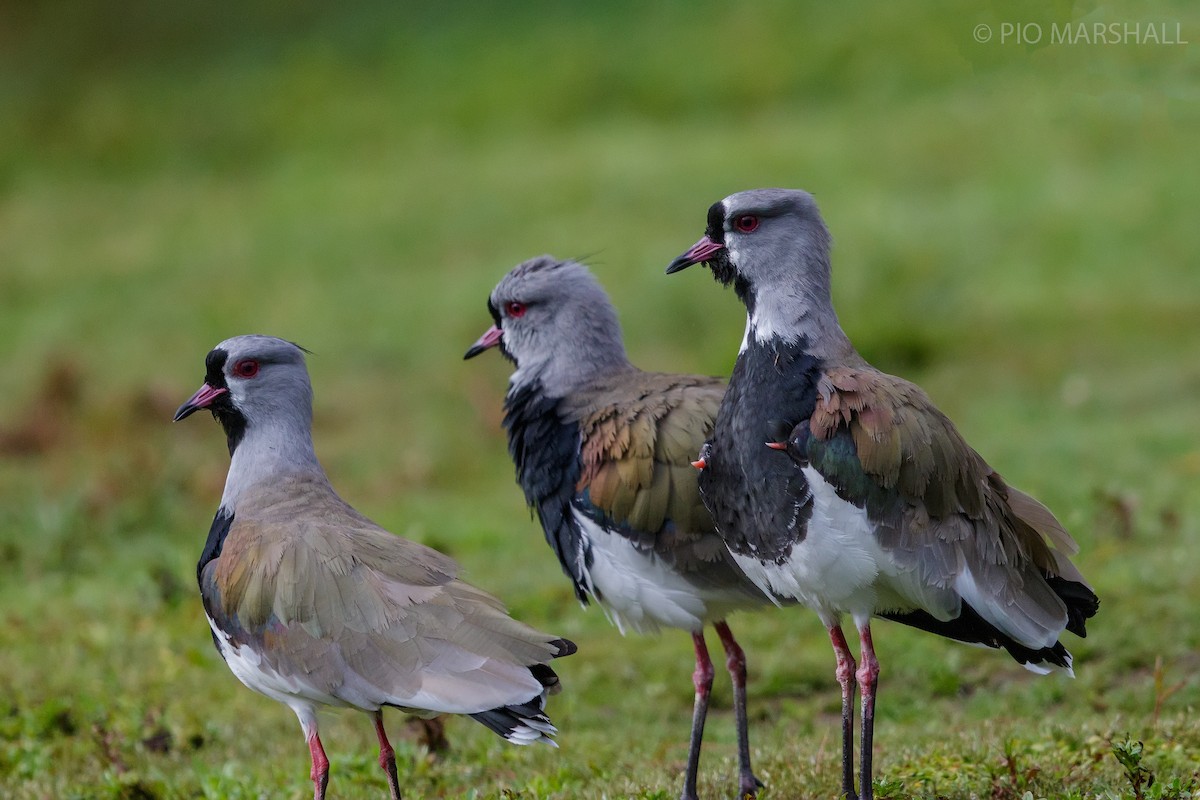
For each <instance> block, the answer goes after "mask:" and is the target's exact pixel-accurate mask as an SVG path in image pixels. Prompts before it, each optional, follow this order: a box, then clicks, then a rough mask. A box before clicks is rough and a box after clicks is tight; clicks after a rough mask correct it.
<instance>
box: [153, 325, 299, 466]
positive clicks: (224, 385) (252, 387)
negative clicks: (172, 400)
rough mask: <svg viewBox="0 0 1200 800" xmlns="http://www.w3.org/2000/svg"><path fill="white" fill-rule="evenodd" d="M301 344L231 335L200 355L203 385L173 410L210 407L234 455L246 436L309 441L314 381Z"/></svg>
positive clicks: (182, 412)
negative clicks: (204, 356)
mask: <svg viewBox="0 0 1200 800" xmlns="http://www.w3.org/2000/svg"><path fill="white" fill-rule="evenodd" d="M304 352H305V351H304V350H303V348H301V347H300V346H299V345H296V344H293V343H292V342H289V341H286V340H284V339H277V338H275V337H274V336H261V335H257V334H255V335H247V336H235V337H233V338H232V339H226V340H225V341H223V342H221V343H220V344H218V345H217V346H216V347H214V348H213V349H212V350H211V351H209V353H208V356H207V357H206V358H205V359H204V368H205V373H204V385H203V386H201V387H200V389H199V390H198V391H197V392H196V393H195V394H194V395H192V396H191V397H190V398H189V399H188V400H187V402H185V403H184V404H183V405H181V406H180V407H179V410H178V411H176V412H175V420H176V421H179V420H181V419H184V418H185V417H188V416H190V415H191V414H193V413H194V412H196V411H199V410H200V409H202V408H207V409H209V410H210V411H212V415H213V417H214V418H216V420H217V421H218V422H220V423H221V427H222V428H224V429H225V435H226V437H227V439H228V442H229V453H230V455H233V453H234V451H236V450H237V449H238V447H239V446H240V445H241V443H242V441H243V440H244V439H246V438H247V437H252V438H254V439H259V438H264V437H265V438H267V439H273V438H276V437H282V438H287V437H294V436H296V435H297V434H299V435H300V437H301V438H302V439H310V430H311V427H312V384H311V383H310V382H309V379H308V369H307V367H306V366H305V364H304Z"/></svg>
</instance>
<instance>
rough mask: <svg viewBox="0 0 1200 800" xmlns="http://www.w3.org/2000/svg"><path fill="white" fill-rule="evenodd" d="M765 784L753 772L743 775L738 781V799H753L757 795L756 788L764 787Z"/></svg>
mask: <svg viewBox="0 0 1200 800" xmlns="http://www.w3.org/2000/svg"><path fill="white" fill-rule="evenodd" d="M766 786H767V785H766V784H765V783H763V782H762V781H760V780H759V779H758V778H756V777H754V775H753V774H750V775H743V776H742V778H741V780H739V781H738V800H755V798H757V797H758V790H759V789H764V788H766Z"/></svg>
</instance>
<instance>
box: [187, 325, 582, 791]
mask: <svg viewBox="0 0 1200 800" xmlns="http://www.w3.org/2000/svg"><path fill="white" fill-rule="evenodd" d="M205 368H206V370H207V371H206V373H205V376H204V385H203V386H201V387H200V390H199V391H197V392H196V393H195V394H194V395H192V397H191V398H190V399H189V400H188V401H187V402H186V403H184V404H183V405H182V406H180V407H179V410H178V411H177V412H176V413H175V419H176V420H181V419H183V418H184V417H187V416H189V415H190V414H192V413H193V412H195V411H198V410H199V409H202V408H207V409H210V410H211V411H212V414H213V416H214V417H215V418H216V419H217V420H218V421H219V422H220V423H221V426H222V427H223V428H224V429H225V435H226V437H227V439H228V444H229V454H230V457H231V458H230V464H229V474H228V477H227V478H226V480H225V493H224V494H223V495H222V497H221V505H220V507H219V508H218V509H217V515H216V517H215V518H214V519H213V523H212V528H211V529H210V530H209V534H208V541H207V542H206V543H205V545H204V552H203V554H202V555H201V556H200V563H199V564H198V565H197V567H196V577H197V579H198V580H199V582H200V594H201V598H202V599H203V601H204V611H205V614H206V615H207V616H208V623H209V625H210V627H211V628H212V636H213V641H214V642H215V643H216V646H217V649H218V650H219V651H220V653H221V656H222V657H223V658H224V659H225V662H226V663H227V664H228V665H229V668H230V669H231V670H232V671H233V674H234V675H236V676H237V678H238V680H240V681H241V682H242V683H244V684H246V685H247V686H249V687H250V688H251V689H254V690H255V691H257V692H260V693H262V694H265V695H266V696H267V697H270V698H272V699H274V700H278V701H279V702H281V703H284V704H286V705H287V706H289V707H290V708H291V709H292V711H294V712H295V713H296V716H297V717H299V718H300V725H301V727H302V728H303V729H304V736H305V738H306V739H307V740H308V747H309V751H310V753H311V756H312V774H311V777H312V781H313V786H314V796H315V797H316V798H317V800H320V798H322V797H324V796H325V787H326V785H327V783H328V780H329V759H328V758H327V757H326V756H325V750H324V748H323V747H322V746H321V738H320V737H319V736H318V735H317V716H316V711H317V707H318V706H340V707H348V708H357V709H359V710H361V711H365V712H367V713H369V714H371V715H372V716H373V717H374V722H375V733H376V734H377V735H378V737H379V763H380V766H382V767H383V769H384V771H385V773H386V775H387V781H388V787H389V790H390V791H391V795H392V797H393V798H398V797H399V796H400V787H399V785H398V781H397V777H396V760H395V754H394V753H393V751H392V747H391V745H390V744H389V743H388V739H387V734H386V733H385V732H384V728H383V707H384V706H393V707H395V708H399V709H403V710H405V711H407V712H409V713H413V714H418V715H423V716H432V715H433V714H439V713H454V714H469V715H471V716H472V717H474V718H475V719H476V720H478V721H479V722H481V723H483V724H484V725H486V726H487V727H489V728H491V729H492V730H493V731H495V732H496V733H498V734H500V735H501V736H503V737H504V738H505V739H507V740H508V741H510V742H513V743H514V744H530V743H532V742H537V741H544V742H548V743H550V744H553V740H552V739H551V738H550V737H551V736H553V735H554V733H556V730H555V728H554V726H553V725H551V724H550V720H549V719H548V718H547V717H546V715H545V713H544V711H543V709H544V705H545V699H546V695H547V693H549V692H553V691H555V690H557V689H558V688H559V682H558V677H557V676H556V675H555V674H554V671H553V670H552V669H551V668H550V667H549V666H548V662H549V661H550V660H551V659H553V658H556V657H558V656H564V655H569V654H571V653H573V652H575V645H574V644H572V643H571V642H569V641H566V640H565V639H559V638H556V637H554V636H550V635H548V634H544V633H540V632H539V631H536V630H534V629H533V628H530V627H529V626H527V625H524V624H522V623H520V622H517V621H516V620H514V619H512V618H511V617H509V616H508V615H507V614H506V613H505V611H504V606H503V605H502V604H501V603H500V601H499V600H497V599H496V598H494V597H492V596H491V595H489V594H486V593H485V592H483V591H481V590H479V589H476V588H475V587H474V586H471V585H470V584H467V583H463V582H462V581H460V580H458V579H457V578H456V577H455V576H456V575H457V573H458V565H457V564H456V563H455V562H454V561H453V560H452V559H450V558H449V557H448V556H445V555H443V554H441V553H439V552H437V551H436V550H431V549H430V548H428V547H425V546H424V545H420V544H417V543H415V542H410V541H408V540H406V539H402V538H400V537H399V536H394V535H392V534H390V533H388V532H387V531H385V530H384V529H383V528H380V527H379V526H378V525H376V524H375V523H373V522H371V521H370V520H368V519H367V518H366V517H364V516H362V515H361V514H359V513H358V512H357V511H355V510H354V509H353V508H351V507H350V506H349V505H347V504H346V503H345V502H344V501H343V500H342V499H341V498H340V497H338V495H337V493H336V492H334V490H333V487H331V486H330V485H329V480H328V479H327V478H326V477H325V472H324V470H322V469H321V465H320V464H319V463H318V462H317V457H316V455H315V453H314V451H313V442H312V432H311V427H312V386H311V384H310V383H309V379H308V371H307V369H306V368H305V365H304V354H303V352H302V351H301V349H300V348H299V347H297V346H296V345H294V344H291V343H290V342H286V341H283V340H282V339H275V338H272V337H269V336H238V337H235V338H233V339H228V340H226V341H224V342H221V343H220V344H219V345H217V346H216V347H215V348H214V349H213V350H212V351H211V352H210V353H209V354H208V358H207V359H206V360H205Z"/></svg>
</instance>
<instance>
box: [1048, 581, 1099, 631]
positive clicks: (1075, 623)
mask: <svg viewBox="0 0 1200 800" xmlns="http://www.w3.org/2000/svg"><path fill="white" fill-rule="evenodd" d="M1046 583H1048V584H1050V588H1051V589H1053V590H1054V593H1055V594H1056V595H1058V596H1059V597H1060V598H1062V601H1063V602H1064V603H1066V604H1067V630H1069V631H1070V632H1071V633H1073V634H1075V635H1076V636H1078V637H1079V638H1080V639H1083V638H1085V637H1086V636H1087V628H1086V627H1085V626H1086V625H1087V621H1088V620H1089V619H1091V618H1092V617H1094V616H1096V612H1097V611H1099V610H1100V598H1099V597H1096V593H1095V592H1093V591H1092V588H1091V587H1090V586H1088V585H1086V584H1083V583H1078V582H1077V581H1069V580H1067V579H1065V578H1060V577H1058V576H1057V575H1047V576H1046Z"/></svg>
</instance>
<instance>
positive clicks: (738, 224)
mask: <svg viewBox="0 0 1200 800" xmlns="http://www.w3.org/2000/svg"><path fill="white" fill-rule="evenodd" d="M733 227H735V228H737V229H738V230H739V231H741V232H742V233H750V232H751V231H753V230H754V229H755V228H757V227H758V217H756V216H754V215H753V214H743V215H742V216H740V217H738V218H737V219H735V220H734V221H733Z"/></svg>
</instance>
